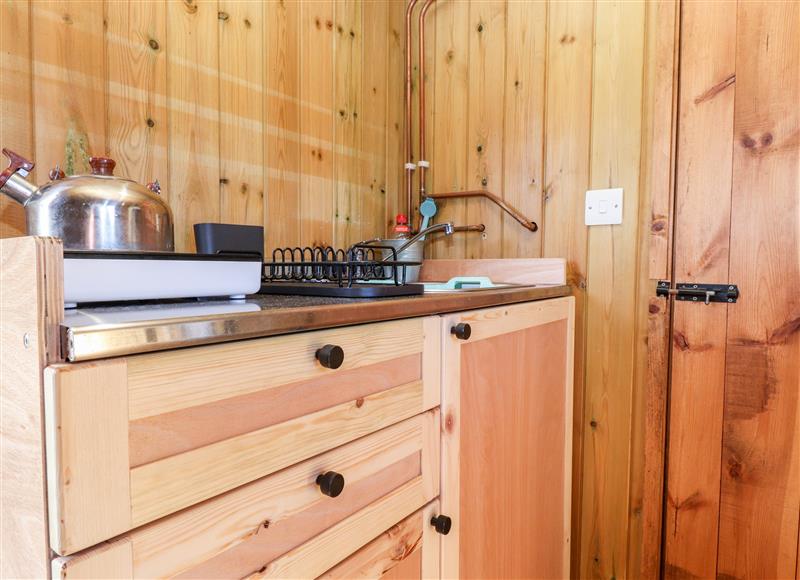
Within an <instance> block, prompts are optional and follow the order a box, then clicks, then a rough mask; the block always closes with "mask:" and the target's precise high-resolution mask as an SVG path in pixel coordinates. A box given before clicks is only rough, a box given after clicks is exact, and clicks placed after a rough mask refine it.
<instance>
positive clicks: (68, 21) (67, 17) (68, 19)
mask: <svg viewBox="0 0 800 580" xmlns="http://www.w3.org/2000/svg"><path fill="white" fill-rule="evenodd" d="M61 20H63V21H64V22H65V23H66V24H72V16H70V15H69V14H64V15H63V16H62V17H61Z"/></svg>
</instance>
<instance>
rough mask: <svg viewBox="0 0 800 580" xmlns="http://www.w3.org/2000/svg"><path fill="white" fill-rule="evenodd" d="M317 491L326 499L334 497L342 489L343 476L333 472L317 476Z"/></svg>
mask: <svg viewBox="0 0 800 580" xmlns="http://www.w3.org/2000/svg"><path fill="white" fill-rule="evenodd" d="M317 485H318V486H319V490H320V491H321V492H322V493H323V494H325V495H327V496H328V497H336V496H337V495H339V494H340V493H342V490H343V489H344V476H343V475H342V474H341V473H336V472H335V471H326V472H325V473H320V474H319V475H318V476H317Z"/></svg>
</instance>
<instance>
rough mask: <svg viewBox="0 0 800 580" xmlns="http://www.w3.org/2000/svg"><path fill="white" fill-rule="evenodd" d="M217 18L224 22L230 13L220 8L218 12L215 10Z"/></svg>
mask: <svg viewBox="0 0 800 580" xmlns="http://www.w3.org/2000/svg"><path fill="white" fill-rule="evenodd" d="M217 18H219V19H220V20H222V21H223V22H226V21H227V20H228V19H229V18H230V14H228V13H227V12H223V11H222V10H220V11H219V12H217Z"/></svg>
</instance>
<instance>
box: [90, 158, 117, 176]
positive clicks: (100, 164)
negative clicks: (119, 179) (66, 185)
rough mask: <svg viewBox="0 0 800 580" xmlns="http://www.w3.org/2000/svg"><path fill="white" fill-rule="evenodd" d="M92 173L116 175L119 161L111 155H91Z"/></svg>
mask: <svg viewBox="0 0 800 580" xmlns="http://www.w3.org/2000/svg"><path fill="white" fill-rule="evenodd" d="M89 165H91V167H92V175H114V167H116V165H117V162H116V161H114V160H113V159H111V158H110V157H89Z"/></svg>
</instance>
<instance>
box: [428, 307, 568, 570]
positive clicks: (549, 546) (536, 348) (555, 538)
mask: <svg viewBox="0 0 800 580" xmlns="http://www.w3.org/2000/svg"><path fill="white" fill-rule="evenodd" d="M442 320H443V325H444V327H443V329H442V331H443V332H442V340H443V355H444V359H443V365H442V373H443V382H442V388H443V392H442V481H441V484H442V488H441V505H442V513H443V514H445V515H447V516H450V517H451V518H452V521H453V527H452V530H451V531H450V534H449V535H447V536H443V537H442V540H441V545H442V576H443V577H445V578H567V577H569V541H570V536H569V534H570V527H569V526H570V487H571V469H572V462H571V455H572V452H571V448H572V428H571V424H572V357H573V352H572V351H573V348H572V345H573V325H574V300H573V298H572V297H567V298H559V299H555V300H546V301H541V302H529V303H525V304H517V305H509V306H502V307H497V308H490V309H486V310H476V311H472V312H464V313H459V314H454V315H450V316H446V317H443V319H442ZM460 325H463V326H460Z"/></svg>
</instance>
